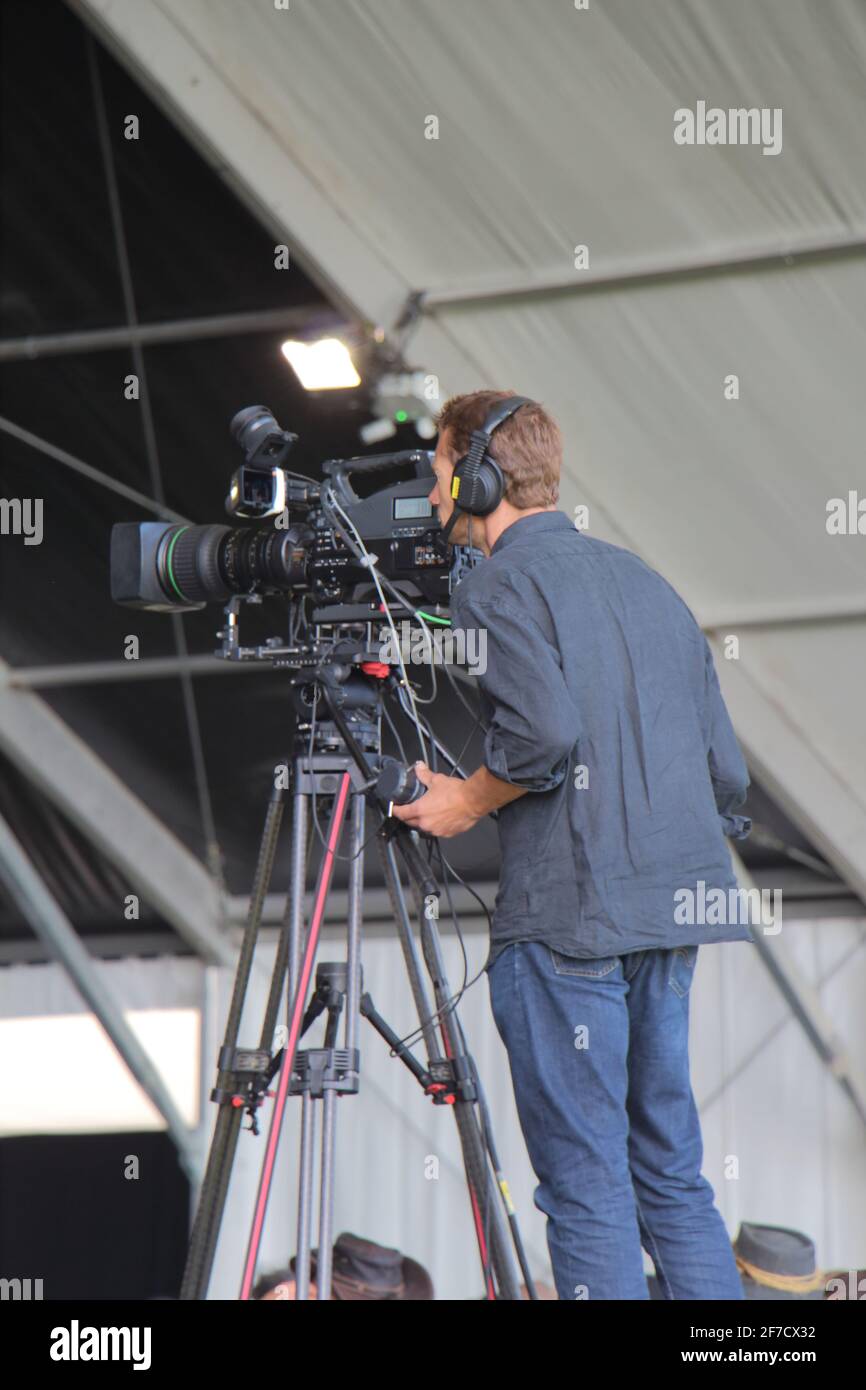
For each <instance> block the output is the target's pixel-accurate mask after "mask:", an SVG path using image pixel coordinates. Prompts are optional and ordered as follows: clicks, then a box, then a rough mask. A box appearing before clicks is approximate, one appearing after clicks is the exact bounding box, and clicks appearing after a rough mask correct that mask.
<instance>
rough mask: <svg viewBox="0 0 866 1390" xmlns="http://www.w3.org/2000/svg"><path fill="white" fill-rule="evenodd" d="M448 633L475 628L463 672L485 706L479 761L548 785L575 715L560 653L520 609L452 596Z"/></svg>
mask: <svg viewBox="0 0 866 1390" xmlns="http://www.w3.org/2000/svg"><path fill="white" fill-rule="evenodd" d="M451 626H452V632H454V633H458V632H463V633H465V632H466V631H467V630H474V631H475V634H476V635H475V637H474V638H473V641H472V644H470V643H469V642H467V647H466V649H467V651H470V650H471V651H472V653H473V657H474V659H475V664H474V666H473V665H472V664H470V667H469V669H470V671H472V673H473V674H474V675H476V677H477V680H478V684H479V686H480V688H481V691H482V693H483V694H484V696H485V698H486V700H487V702H488V704H489V707H490V709H491V711H492V714H491V718H490V723H489V726H488V729H487V733H486V736H485V740H484V758H483V761H484V765H485V767H486V768H487V769H488V771H489V772H491V773H492V774H493V776H494V777H498V778H499V779H500V781H502V782H509V783H510V784H511V785H512V786H515V787H523V788H525V789H526V791H528V792H546V791H552V790H553V789H554V788H555V787H558V786H559V784H560V782H562V780H563V778H564V777H565V775H566V772H567V770H568V760H569V757H570V755H571V753H572V751H573V749H574V746H575V744H576V743H577V741H578V738H579V736H580V717H579V714H578V711H577V708H576V706H575V704H574V701H573V700H572V698H571V695H570V694H569V691H568V689H567V686H566V683H565V678H564V676H563V674H562V666H561V661H560V656H559V652H558V650H557V649H556V647H555V646H553V644H552V643H550V642H549V641H548V640H547V638H546V637H545V636H544V634H543V632H542V631H541V628H540V627H539V626H538V624H537V623H536V622H535V620H534V619H533V618H531V617H530V616H529V615H528V614H527V613H525V612H518V611H517V610H516V609H512V608H509V607H508V605H506V604H502V603H500V602H499V601H498V600H497V601H496V602H492V601H486V602H478V601H473V600H472V599H471V598H469V597H468V596H467V597H461V598H460V599H457V591H455V595H454V596H453V598H452V605H451Z"/></svg>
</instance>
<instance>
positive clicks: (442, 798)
mask: <svg viewBox="0 0 866 1390" xmlns="http://www.w3.org/2000/svg"><path fill="white" fill-rule="evenodd" d="M415 775H416V777H417V778H418V780H419V782H423V783H424V786H425V787H427V788H428V789H429V790H428V791H426V792H425V793H424V795H423V796H422V797H421V798H420V800H418V801H412V802H410V803H409V805H408V806H393V807H392V808H391V814H392V815H393V816H396V817H397V819H398V820H403V821H406V823H407V825H410V826H411V827H412V829H413V830H423V831H424V832H425V834H427V835H438V836H439V837H440V838H441V839H443V840H447V839H449V838H450V837H451V836H452V835H462V834H463V832H464V831H466V830H471V829H472V827H473V825H477V824H478V822H479V821H480V820H481V817H482V816H486V815H487V814H488V813H489V812H490V811H498V810H499V807H500V806H507V805H508V803H509V801H516V800H517V798H518V797H520V796H525V794H526V788H525V787H516V786H513V785H512V783H510V782H503V781H502V780H501V779H500V778H499V777H494V776H493V774H492V773H491V772H488V770H487V768H486V767H479V769H478V771H477V772H473V774H472V776H471V777H470V778H469V779H468V780H467V781H466V782H461V781H458V779H457V778H456V777H445V776H444V774H443V773H441V772H431V771H430V769H429V767H428V766H427V764H426V763H422V762H417V763H416V764H415Z"/></svg>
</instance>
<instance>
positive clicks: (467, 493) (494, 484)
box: [451, 454, 505, 516]
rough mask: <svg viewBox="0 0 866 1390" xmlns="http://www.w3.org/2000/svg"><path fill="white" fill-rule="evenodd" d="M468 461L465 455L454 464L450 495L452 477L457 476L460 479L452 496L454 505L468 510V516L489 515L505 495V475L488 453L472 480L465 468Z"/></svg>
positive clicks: (464, 510) (452, 484)
mask: <svg viewBox="0 0 866 1390" xmlns="http://www.w3.org/2000/svg"><path fill="white" fill-rule="evenodd" d="M468 463H469V457H468V455H467V456H465V457H464V458H462V459H460V460H459V462H458V463H457V464H455V466H454V473H453V475H452V478H451V487H452V494H451V495H452V497H453V496H454V493H453V488H454V479H455V478H458V479H459V481H460V487H459V490H458V493H457V497H456V498H454V505H455V506H456V507H459V508H460V510H461V511H462V512H468V513H469V515H470V516H489V515H490V513H491V512H495V511H496V508H497V507H498V506H499V503H500V502H501V501H502V499H503V497H504V496H505V475H504V474H503V472H502V469H501V468H500V467H499V464H498V463H497V462H496V460H495V459H492V458H491V457H490V456H489V454H487V455H485V457H484V458H483V459H482V461H481V465H480V467H479V469H478V472H477V473H476V474H475V478H474V480H472V473H471V472H470V471H469V470H468V469H467V464H468ZM467 473H468V477H467Z"/></svg>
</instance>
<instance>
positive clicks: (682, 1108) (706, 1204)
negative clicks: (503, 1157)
mask: <svg viewBox="0 0 866 1390" xmlns="http://www.w3.org/2000/svg"><path fill="white" fill-rule="evenodd" d="M697 954H698V948H697V946H681V947H677V948H676V949H674V950H668V951H664V950H646V951H633V952H629V953H628V954H627V955H623V956H607V957H605V958H604V959H598V960H577V959H573V958H572V957H570V956H564V955H561V954H560V953H559V952H558V951H553V950H552V949H551V948H550V947H549V946H544V945H542V944H541V943H539V942H536V941H525V942H517V944H516V945H512V946H508V947H506V949H505V950H504V951H503V952H502V953H501V955H499V956H498V957H497V959H496V960H495V961H494V963H493V965H492V966H491V968H490V970H489V972H488V978H489V981H490V997H491V1003H492V1007H493V1016H494V1019H495V1020H496V1027H497V1029H498V1030H499V1034H500V1037H501V1038H502V1041H503V1042H504V1043H505V1046H506V1048H507V1050H508V1059H509V1062H510V1064H511V1076H512V1080H513V1083H514V1094H515V1099H516V1101H517V1111H518V1114H519V1116H520V1124H521V1128H522V1130H523V1137H524V1139H525V1140H526V1147H527V1149H528V1151H529V1157H530V1160H531V1162H532V1166H533V1169H534V1170H535V1175H536V1177H537V1178H538V1187H537V1188H536V1190H535V1204H536V1206H537V1207H538V1208H539V1210H540V1211H543V1212H544V1213H545V1215H546V1216H547V1243H548V1248H549V1250H550V1259H551V1263H552V1265H553V1275H554V1279H555V1282H556V1288H557V1292H558V1294H559V1297H560V1298H561V1299H565V1298H567V1299H576V1298H590V1299H600V1298H601V1299H604V1298H615V1299H644V1298H648V1297H649V1292H648V1289H647V1282H646V1277H645V1276H644V1273H643V1258H642V1255H641V1245H643V1247H644V1249H645V1250H646V1251H647V1253H648V1254H649V1256H650V1257H651V1259H652V1261H653V1263H654V1265H655V1268H656V1274H657V1275H658V1279H659V1283H660V1285H661V1289H662V1292H663V1294H664V1297H665V1298H682V1299H741V1298H743V1296H744V1295H743V1289H742V1284H741V1281H740V1276H739V1273H738V1271H737V1266H736V1263H735V1261H734V1254H733V1250H732V1248H731V1242H730V1240H729V1238H728V1235H727V1232H726V1231H725V1226H724V1222H723V1221H722V1218H721V1215H720V1213H719V1211H718V1210H717V1208H716V1206H715V1204H714V1196H713V1189H712V1187H711V1186H710V1184H709V1183H708V1182H707V1180H706V1178H704V1177H702V1176H701V1162H702V1159H703V1144H702V1141H701V1128H700V1121H699V1119H698V1112H697V1108H696V1106H695V1101H694V1096H693V1095H692V1088H691V1082H690V1079H689V1052H688V1040H689V1038H688V1034H689V987H690V985H691V982H692V976H693V974H694V968H695V961H696V959H697Z"/></svg>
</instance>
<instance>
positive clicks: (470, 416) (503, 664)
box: [394, 391, 752, 1300]
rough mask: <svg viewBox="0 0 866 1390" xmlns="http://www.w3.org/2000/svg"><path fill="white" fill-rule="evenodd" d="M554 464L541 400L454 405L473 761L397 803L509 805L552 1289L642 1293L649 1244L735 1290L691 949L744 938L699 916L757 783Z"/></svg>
mask: <svg viewBox="0 0 866 1390" xmlns="http://www.w3.org/2000/svg"><path fill="white" fill-rule="evenodd" d="M521 401H522V404H517V403H518V402H521ZM561 463H562V442H561V436H560V432H559V429H558V427H557V425H556V422H555V421H554V420H553V419H552V418H551V416H550V415H549V413H548V412H547V411H546V410H545V409H544V408H543V407H542V406H541V405H540V404H538V403H537V402H535V401H529V400H525V399H524V398H521V397H515V396H514V395H513V393H511V392H502V391H479V392H476V393H474V394H471V395H465V396H458V397H455V398H453V399H452V400H450V401H448V402H447V404H446V405H445V407H444V409H443V410H442V412H441V415H440V418H439V441H438V447H437V450H436V456H435V460H434V470H435V474H436V485H435V487H434V489H433V491H432V493H431V500H432V502H433V503H434V505H435V506H436V507H437V509H438V513H439V518H440V521H441V522H442V525H443V527H445V528H446V530H447V529H448V528H449V526H450V539H451V541H452V543H459V544H466V543H467V542H471V544H472V545H473V546H476V547H478V548H480V549H481V550H482V552H483V553H484V555H485V556H486V558H485V559H483V560H482V561H481V562H480V563H479V564H478V565H477V566H476V567H475V568H474V569H472V570H471V571H470V572H469V573H468V574H467V575H466V576H465V577H464V578H463V580H462V581H461V582H460V583H459V584H458V585H457V587H456V588H455V590H454V593H453V595H452V608H451V614H452V627H453V630H454V631H456V632H458V631H463V632H465V631H466V630H467V629H470V630H471V629H478V630H479V631H482V632H483V633H484V636H485V640H486V669H485V671H484V673H483V674H481V675H480V676H479V677H478V680H479V686H480V690H481V695H482V712H483V714H484V715H485V718H486V730H485V740H484V756H483V764H482V766H481V767H480V768H479V769H478V771H477V772H476V773H474V774H473V776H471V777H470V778H469V779H468V780H467V781H465V782H463V781H460V780H458V779H457V778H455V777H445V776H443V775H441V774H436V773H432V772H431V771H430V769H429V768H428V767H426V765H424V764H419V765H418V766H417V767H416V771H417V773H418V776H419V778H420V780H421V781H422V782H423V783H424V784H425V786H426V787H427V791H426V793H425V794H424V795H423V796H422V797H421V798H420V799H419V800H418V801H415V802H412V803H410V804H409V805H406V806H395V807H394V815H395V816H399V817H400V819H402V820H404V821H406V822H407V823H409V824H411V825H413V826H414V827H415V828H416V829H418V830H421V831H425V832H427V833H429V834H431V835H437V836H444V837H448V836H453V835H459V834H461V833H463V832H464V831H467V830H469V829H471V827H472V826H473V825H475V824H476V822H477V821H478V820H479V819H480V818H481V817H482V816H484V815H487V814H488V813H490V812H491V811H498V812H499V815H498V829H499V838H500V849H501V871H500V881H499V892H498V894H497V897H496V905H495V911H494V916H493V930H492V935H491V943H490V954H489V957H488V961H487V972H488V980H489V984H490V994H491V1004H492V1009H493V1014H494V1018H495V1021H496V1026H497V1028H498V1030H499V1033H500V1035H501V1037H502V1040H503V1042H504V1044H505V1046H506V1048H507V1051H508V1056H509V1062H510V1066H511V1073H512V1079H513V1084H514V1091H515V1097H516V1101H517V1108H518V1113H519V1116H520V1122H521V1126H522V1129H523V1134H524V1137H525V1140H526V1145H527V1149H528V1152H529V1156H530V1159H531V1161H532V1165H533V1168H534V1170H535V1173H536V1176H537V1178H538V1187H537V1189H536V1194H535V1200H536V1204H537V1206H538V1207H539V1208H540V1210H541V1211H543V1212H544V1213H545V1214H546V1215H547V1218H548V1225H547V1234H548V1245H549V1249H550V1255H551V1261H552V1265H553V1271H554V1277H555V1280H556V1286H557V1291H558V1294H559V1297H560V1298H561V1299H565V1298H568V1299H583V1298H589V1299H593V1300H594V1299H644V1298H647V1297H648V1290H647V1283H646V1278H645V1276H644V1271H643V1256H642V1254H641V1247H643V1249H644V1250H646V1251H647V1253H648V1254H649V1255H650V1257H651V1259H652V1261H653V1263H654V1265H655V1269H656V1273H657V1275H658V1279H659V1282H660V1285H661V1288H662V1291H663V1293H664V1295H665V1297H667V1298H677V1299H740V1298H742V1297H743V1294H742V1286H741V1282H740V1278H739V1275H738V1272H737V1268H736V1264H735V1260H734V1255H733V1252H732V1248H731V1244H730V1241H729V1239H728V1236H727V1234H726V1231H725V1227H724V1223H723V1221H722V1218H721V1216H720V1214H719V1212H718V1210H717V1208H716V1206H715V1203H714V1194H713V1190H712V1188H711V1186H710V1184H709V1183H708V1182H707V1180H706V1179H705V1178H704V1177H703V1176H702V1175H701V1165H702V1160H703V1150H702V1140H701V1131H700V1123H699V1119H698V1115H697V1110H696V1107H695V1102H694V1097H693V1095H692V1089H691V1082H690V1076H689V1058H688V1009H689V989H690V985H691V982H692V977H693V973H694V968H695V961H696V957H697V951H698V947H699V945H701V944H703V943H705V942H711V941H716V942H717V941H750V940H752V937H751V933H750V931H749V926H748V920H746V921H745V922H741V921H739V920H736V919H735V920H730V917H731V916H735V915H734V914H729V915H728V916H725V914H722V917H723V920H721V921H719V920H718V919H719V913H718V912H717V913H716V914H715V916H714V917H712V918H711V917H710V915H709V914H706V913H703V912H702V910H701V908H702V906H703V904H705V903H706V901H707V898H708V895H709V896H710V897H712V895H713V892H714V890H716V894H717V895H719V896H721V897H723V898H725V899H726V900H727V898H729V897H730V896H731V894H732V893H733V896H734V897H736V880H735V878H734V875H733V872H732V868H731V861H730V855H729V853H728V849H727V845H726V843H725V836H726V835H729V836H733V837H736V838H742V837H743V836H744V835H746V834H748V831H749V827H750V822H749V821H748V819H747V818H746V817H743V816H738V815H736V814H735V811H736V808H737V807H738V806H740V805H741V804H742V802H743V801H744V799H745V795H746V790H747V787H748V784H749V778H748V773H747V770H746V766H745V763H744V761H743V757H742V754H741V752H740V749H739V747H738V744H737V740H736V737H735V735H734V732H733V729H732V727H731V722H730V719H729V717H728V714H727V711H726V709H725V705H724V702H723V699H722V695H721V691H720V689H719V684H718V679H717V676H716V672H715V667H714V664H713V658H712V654H711V651H710V648H709V646H708V644H707V642H706V639H705V638H704V636H703V634H702V632H701V631H700V629H699V627H698V626H697V624H696V622H695V620H694V618H693V616H692V614H691V613H690V611H689V610H688V608H687V607H686V605H685V604H684V603H683V602H682V600H681V599H680V598H679V597H678V595H677V594H676V593H675V591H674V590H673V589H672V588H671V586H670V585H669V584H668V583H667V582H666V581H665V580H664V579H663V578H662V577H661V576H660V575H659V574H657V573H656V572H655V571H654V570H652V569H650V568H649V567H648V566H647V565H646V564H645V563H644V562H643V561H642V560H640V559H639V558H638V557H637V556H636V555H633V554H631V553H630V552H629V551H627V550H624V549H621V548H619V547H617V546H613V545H609V544H606V543H605V542H603V541H601V540H597V539H595V538H593V537H592V536H591V535H589V534H588V533H587V531H583V530H578V529H577V528H576V527H575V525H574V524H573V523H572V521H571V519H570V518H569V517H568V516H567V515H566V514H565V513H564V512H562V511H560V510H558V509H557V502H558V498H559V481H560V470H561ZM455 507H457V508H458V509H459V510H458V511H457V513H456V514H454V509H455ZM689 895H691V897H690V896H689ZM684 902H685V904H686V910H685V911H683V910H681V909H682V904H683V903H684ZM689 903H691V904H692V906H693V907H694V905H695V904H697V905H698V906H697V909H696V910H691V911H689V910H688V904H689Z"/></svg>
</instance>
